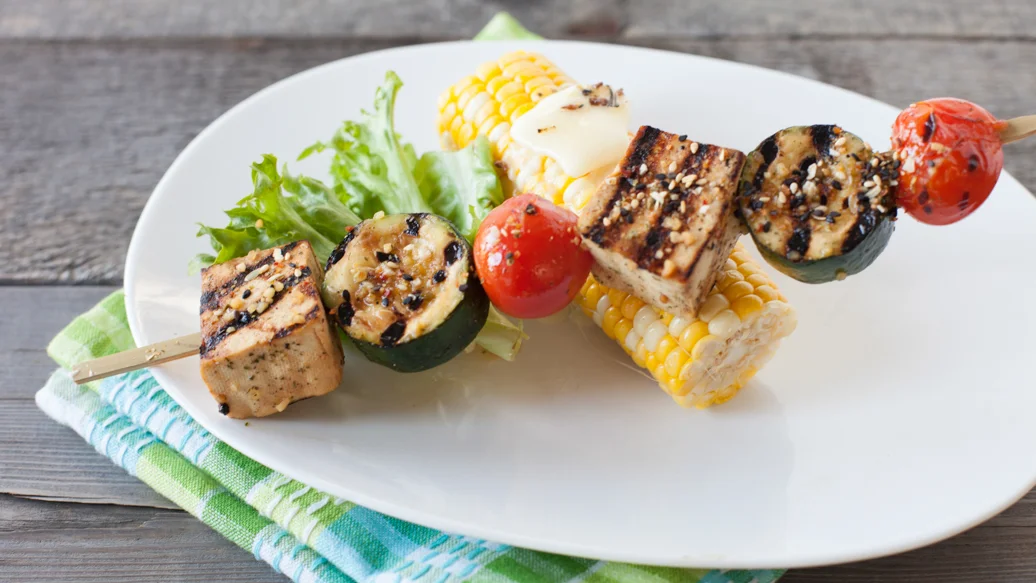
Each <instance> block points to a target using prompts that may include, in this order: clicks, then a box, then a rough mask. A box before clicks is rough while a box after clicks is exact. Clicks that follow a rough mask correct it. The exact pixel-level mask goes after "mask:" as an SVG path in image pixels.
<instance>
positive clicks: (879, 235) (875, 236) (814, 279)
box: [756, 220, 896, 283]
mask: <svg viewBox="0 0 1036 583" xmlns="http://www.w3.org/2000/svg"><path fill="white" fill-rule="evenodd" d="M895 228H896V227H895V224H894V223H893V222H892V221H889V220H879V221H878V222H877V225H876V227H875V229H874V230H873V231H871V232H870V234H869V235H868V236H867V237H866V238H865V239H864V240H863V241H862V242H861V243H860V244H859V245H857V246H856V247H855V248H854V249H853V250H852V251H851V252H849V253H843V254H841V255H834V256H831V257H827V258H825V259H814V260H812V261H808V260H807V261H792V260H790V259H788V257H787V256H785V255H783V254H781V253H777V252H775V251H773V250H772V249H770V248H769V247H767V246H766V245H758V241H757V242H756V243H757V247H758V249H759V254H760V255H762V256H763V259H765V260H766V262H767V263H769V264H770V265H772V266H773V267H774V268H775V269H776V270H777V271H780V272H781V273H783V274H784V275H787V276H788V277H791V278H793V279H796V280H798V281H801V282H803V283H828V282H831V281H836V280H842V279H845V278H846V277H849V276H850V275H856V274H857V273H860V272H861V271H863V270H864V269H867V268H868V267H870V265H871V264H872V263H874V260H875V259H877V258H878V255H881V252H882V251H884V250H885V247H887V246H888V243H889V239H890V238H891V237H892V232H893V231H894V230H895Z"/></svg>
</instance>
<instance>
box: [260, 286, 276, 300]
mask: <svg viewBox="0 0 1036 583" xmlns="http://www.w3.org/2000/svg"><path fill="white" fill-rule="evenodd" d="M275 295H277V292H275V291H273V288H272V287H268V288H266V291H264V292H263V297H264V298H272V297H273V296H275Z"/></svg>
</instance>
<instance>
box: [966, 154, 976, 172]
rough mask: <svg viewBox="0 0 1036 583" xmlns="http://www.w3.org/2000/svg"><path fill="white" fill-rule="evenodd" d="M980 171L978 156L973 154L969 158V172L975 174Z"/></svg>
mask: <svg viewBox="0 0 1036 583" xmlns="http://www.w3.org/2000/svg"><path fill="white" fill-rule="evenodd" d="M975 170H978V156H976V155H974V154H972V155H970V156H968V172H974V171H975Z"/></svg>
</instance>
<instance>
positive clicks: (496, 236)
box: [475, 194, 593, 318]
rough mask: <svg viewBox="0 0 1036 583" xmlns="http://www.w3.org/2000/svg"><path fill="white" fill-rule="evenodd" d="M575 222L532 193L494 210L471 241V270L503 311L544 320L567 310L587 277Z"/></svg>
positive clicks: (586, 256) (587, 258) (590, 260)
mask: <svg viewBox="0 0 1036 583" xmlns="http://www.w3.org/2000/svg"><path fill="white" fill-rule="evenodd" d="M576 220H577V217H576V215H575V213H573V212H572V211H569V210H566V209H563V208H560V207H557V206H555V205H553V204H551V203H550V202H548V201H546V200H544V199H543V198H540V197H538V196H536V195H534V194H522V195H519V196H516V197H514V198H511V199H509V200H507V201H505V202H504V203H503V204H502V205H500V206H498V207H497V208H495V209H493V211H492V212H490V213H489V215H488V216H487V217H486V218H485V220H484V221H482V226H481V227H479V230H478V235H476V236H475V267H476V268H477V269H478V276H479V278H480V279H481V280H482V287H484V288H485V290H486V293H487V294H489V299H490V300H492V302H493V304H494V305H496V307H497V308H499V309H500V311H501V312H504V313H505V314H508V315H510V316H514V317H516V318H543V317H545V316H549V315H551V314H554V313H556V312H558V311H560V310H562V309H564V307H565V306H567V305H568V303H569V302H571V301H572V298H574V297H575V296H576V294H577V293H579V290H580V289H581V288H582V287H583V283H584V282H585V281H586V277H587V275H589V273H590V265H591V264H592V263H593V258H592V257H591V256H590V252H589V251H587V250H586V249H584V248H583V247H582V240H581V238H580V236H579V230H578V228H577V227H576Z"/></svg>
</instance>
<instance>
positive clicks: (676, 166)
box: [579, 127, 746, 313]
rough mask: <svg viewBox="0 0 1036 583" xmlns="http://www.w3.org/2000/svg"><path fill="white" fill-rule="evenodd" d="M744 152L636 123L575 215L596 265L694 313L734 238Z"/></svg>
mask: <svg viewBox="0 0 1036 583" xmlns="http://www.w3.org/2000/svg"><path fill="white" fill-rule="evenodd" d="M745 160H746V157H745V155H744V154H743V153H741V152H738V151H737V150H731V149H727V148H723V147H720V146H711V145H709V144H702V143H699V142H694V141H691V140H688V139H687V136H679V137H678V136H676V135H675V134H670V133H667V132H663V131H661V130H657V129H655V128H650V127H642V128H640V130H639V131H638V132H637V135H636V137H635V138H634V141H633V142H632V143H631V144H630V147H629V148H628V149H627V158H625V159H624V160H623V161H622V163H621V164H620V170H619V173H618V174H619V175H617V176H613V178H616V179H615V180H610V181H606V182H605V183H604V184H602V185H601V186H600V187H599V188H598V190H597V192H596V193H595V194H594V196H593V197H592V198H591V200H590V202H589V203H588V205H587V206H586V208H585V209H584V211H583V214H582V216H581V217H580V221H579V228H580V233H581V234H582V235H583V236H584V237H585V238H586V239H588V243H589V247H590V250H591V252H592V253H593V254H594V256H595V259H596V260H597V265H596V267H595V268H594V269H595V272H594V273H595V274H597V275H598V276H599V277H601V278H603V279H602V281H610V282H611V283H610V284H609V285H612V286H613V287H619V288H620V289H621V288H622V286H626V289H625V290H624V291H628V292H630V293H638V294H639V295H641V296H643V297H641V299H643V300H645V301H649V302H654V303H655V305H656V306H658V307H662V308H663V309H678V310H680V311H682V312H684V313H694V311H695V310H696V309H697V305H698V302H699V301H700V300H699V297H698V296H699V294H698V291H699V288H708V287H711V285H712V282H713V281H714V279H715V278H714V275H715V274H714V269H713V268H714V264H715V262H716V259H715V258H714V257H713V255H715V254H716V253H719V254H721V255H723V257H722V259H723V260H724V261H725V260H726V254H725V250H727V249H728V248H729V247H731V246H733V244H734V242H735V241H736V236H737V234H736V231H738V229H737V228H736V226H737V225H738V223H737V219H736V218H735V217H734V216H733V209H734V208H735V207H736V205H735V204H734V198H735V196H736V194H737V187H738V182H739V180H740V176H741V170H742V168H743V166H744V163H745ZM638 186H640V187H639V188H638ZM706 291H707V289H706ZM660 304H665V305H664V306H661V305H660Z"/></svg>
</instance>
